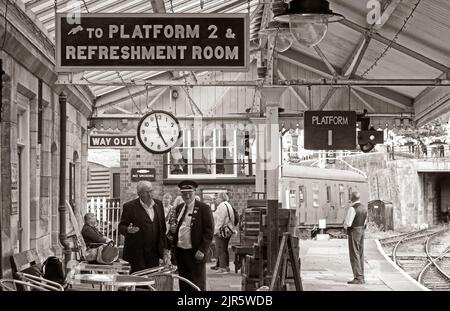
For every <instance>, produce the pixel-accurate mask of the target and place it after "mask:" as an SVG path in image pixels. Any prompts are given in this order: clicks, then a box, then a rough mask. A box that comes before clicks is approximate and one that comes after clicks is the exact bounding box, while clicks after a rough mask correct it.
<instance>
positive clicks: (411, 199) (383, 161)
mask: <svg viewBox="0 0 450 311" xmlns="http://www.w3.org/2000/svg"><path fill="white" fill-rule="evenodd" d="M345 161H346V162H347V163H349V164H350V165H352V166H354V167H355V168H357V169H360V170H362V171H363V172H365V173H366V174H367V177H368V182H369V195H370V197H369V201H370V200H375V199H380V200H384V201H388V202H392V204H393V208H394V228H395V229H401V228H408V227H417V226H420V225H423V224H428V225H433V224H436V223H437V218H436V215H435V214H436V213H435V210H436V208H437V201H436V200H437V199H436V198H437V193H436V182H437V181H436V178H437V177H436V176H435V175H434V174H422V173H418V172H417V169H416V163H415V161H416V160H409V159H406V160H395V161H388V160H387V155H386V154H384V153H373V154H372V153H368V154H363V155H358V156H353V157H347V158H345ZM340 168H347V166H345V165H342V166H341V167H340Z"/></svg>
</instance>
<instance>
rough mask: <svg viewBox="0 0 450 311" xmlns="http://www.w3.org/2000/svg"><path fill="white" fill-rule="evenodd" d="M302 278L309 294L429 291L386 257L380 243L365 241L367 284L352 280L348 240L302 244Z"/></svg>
mask: <svg viewBox="0 0 450 311" xmlns="http://www.w3.org/2000/svg"><path fill="white" fill-rule="evenodd" d="M300 257H301V260H302V261H301V263H302V266H301V276H302V283H303V288H304V290H306V291H427V290H428V289H427V288H426V287H424V286H422V285H421V284H419V283H418V282H416V281H415V280H414V279H413V278H412V277H411V276H409V275H408V274H407V273H406V272H404V271H403V270H401V269H400V268H399V267H397V266H396V265H394V263H393V262H392V261H390V259H389V258H388V257H387V256H386V254H384V252H383V251H382V249H381V246H380V244H379V242H378V241H377V240H372V239H366V240H365V241H364V258H365V262H364V273H365V279H366V283H365V284H360V285H353V284H347V281H350V280H351V279H353V273H352V269H351V266H350V259H349V255H348V241H347V239H334V240H328V241H314V240H301V241H300Z"/></svg>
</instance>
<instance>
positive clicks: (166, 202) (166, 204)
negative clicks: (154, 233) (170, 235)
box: [162, 193, 173, 229]
mask: <svg viewBox="0 0 450 311" xmlns="http://www.w3.org/2000/svg"><path fill="white" fill-rule="evenodd" d="M162 203H163V208H164V217H165V219H166V227H167V229H169V227H168V225H169V213H170V212H171V210H172V209H173V206H172V204H171V203H172V196H171V195H170V193H166V194H164V195H163V199H162Z"/></svg>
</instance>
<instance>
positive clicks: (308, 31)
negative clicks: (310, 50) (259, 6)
mask: <svg viewBox="0 0 450 311" xmlns="http://www.w3.org/2000/svg"><path fill="white" fill-rule="evenodd" d="M272 10H273V14H274V19H275V20H276V21H280V22H286V23H287V22H288V23H289V27H290V29H291V33H292V36H293V37H294V38H295V39H296V40H297V41H298V42H299V43H300V44H302V45H306V46H314V45H317V44H318V43H319V42H320V41H321V40H322V39H323V38H324V37H325V35H326V32H327V30H328V23H331V22H337V21H340V20H342V19H343V18H344V17H343V16H342V15H340V14H337V13H334V12H333V11H332V10H330V4H329V3H328V1H326V0H292V1H291V2H289V4H284V3H282V1H275V3H274V4H273V6H272Z"/></svg>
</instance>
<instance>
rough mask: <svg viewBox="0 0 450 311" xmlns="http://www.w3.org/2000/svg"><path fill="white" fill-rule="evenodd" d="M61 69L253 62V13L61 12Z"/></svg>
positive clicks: (243, 67)
mask: <svg viewBox="0 0 450 311" xmlns="http://www.w3.org/2000/svg"><path fill="white" fill-rule="evenodd" d="M55 40H56V71H57V72H72V71H81V70H111V68H113V69H114V70H155V69H157V70H170V69H175V70H206V69H212V70H230V71H247V70H248V66H249V57H250V56H249V55H250V53H249V41H250V40H249V19H248V14H205V13H201V14H146V13H82V14H80V18H78V19H77V18H72V19H71V18H70V17H68V15H67V14H64V13H58V14H57V15H56V37H55Z"/></svg>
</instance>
